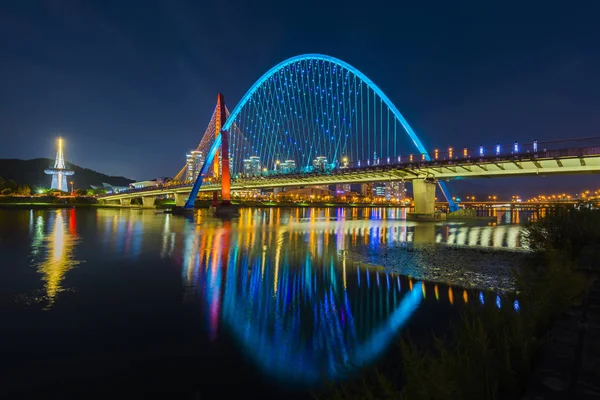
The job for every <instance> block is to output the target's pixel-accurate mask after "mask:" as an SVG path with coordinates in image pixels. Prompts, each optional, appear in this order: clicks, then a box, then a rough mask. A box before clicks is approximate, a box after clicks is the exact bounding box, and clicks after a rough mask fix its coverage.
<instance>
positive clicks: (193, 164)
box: [185, 150, 204, 181]
mask: <svg viewBox="0 0 600 400" xmlns="http://www.w3.org/2000/svg"><path fill="white" fill-rule="evenodd" d="M185 158H186V163H187V176H186V178H187V180H188V181H195V180H196V178H198V174H199V173H200V169H201V168H202V165H203V164H204V153H203V152H202V151H200V150H193V151H190V152H189V153H188V154H186V157H185Z"/></svg>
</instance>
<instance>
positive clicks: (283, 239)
mask: <svg viewBox="0 0 600 400" xmlns="http://www.w3.org/2000/svg"><path fill="white" fill-rule="evenodd" d="M405 213H406V210H403V209H390V208H364V209H362V208H361V209H358V208H353V209H343V208H338V209H336V208H326V209H311V208H303V209H277V208H272V209H242V210H241V216H240V217H239V218H236V219H233V220H231V221H223V220H219V219H215V218H213V217H211V216H210V215H209V214H208V211H206V210H200V211H198V213H197V215H195V216H193V217H183V216H174V215H170V214H162V213H159V212H157V211H154V210H141V209H138V210H136V209H75V208H73V209H59V210H0V255H1V257H2V262H1V264H0V315H1V316H2V325H1V327H0V354H2V363H1V366H0V373H1V376H2V380H3V383H2V385H0V397H2V395H7V396H9V395H19V396H23V395H33V394H39V395H45V396H48V397H56V396H62V397H68V396H69V395H72V396H73V397H74V398H75V397H78V396H79V398H85V397H86V396H87V394H98V393H101V392H107V393H109V394H113V395H115V394H117V395H118V394H124V393H131V394H134V397H135V395H139V396H143V394H144V393H150V392H155V391H161V392H162V393H164V394H165V395H164V396H165V398H170V399H171V398H222V397H225V396H227V395H235V394H238V393H245V394H248V395H254V396H256V397H257V398H259V397H260V398H281V397H282V396H285V397H286V398H294V397H297V398H305V397H306V395H307V392H308V391H310V390H312V389H315V388H318V387H319V384H320V382H321V381H322V380H323V379H324V378H325V379H328V380H333V381H337V380H341V379H345V378H346V377H347V374H348V367H347V366H348V365H369V364H372V363H374V362H376V361H377V360H378V359H379V358H380V357H382V355H383V354H385V352H386V351H388V349H389V348H390V346H391V345H392V344H393V342H394V340H395V339H396V338H397V337H398V336H399V335H401V334H405V333H406V332H410V334H411V335H414V336H415V337H430V336H431V332H432V331H440V332H443V331H444V330H445V329H447V326H448V322H449V321H450V320H451V319H453V318H455V317H456V315H458V313H459V311H460V309H461V308H462V307H465V306H471V305H474V304H482V303H486V304H493V305H495V306H497V307H511V308H515V309H518V302H517V301H515V302H514V303H513V302H512V301H506V300H505V299H504V297H503V295H502V294H501V293H499V292H498V291H495V290H485V289H486V287H477V285H475V286H474V285H473V284H471V283H467V282H464V281H456V282H455V281H453V279H454V278H452V276H450V277H443V279H445V282H446V283H448V284H444V283H439V282H438V283H434V282H430V281H428V280H427V279H430V278H429V277H430V275H428V274H429V272H430V271H431V270H440V269H442V270H443V269H445V268H444V266H443V265H435V264H436V263H439V262H438V261H436V259H435V258H434V259H424V258H416V259H413V260H412V261H411V262H410V270H409V272H410V273H409V275H410V276H407V275H406V274H407V273H408V272H406V271H403V270H401V269H398V268H396V267H398V266H397V265H395V264H397V262H396V261H393V260H392V261H390V260H389V258H388V259H386V260H384V259H383V258H382V257H384V256H382V255H381V254H379V251H381V250H382V249H388V250H389V249H403V248H408V249H409V250H410V249H412V247H411V246H413V245H414V244H417V245H418V244H426V245H428V246H430V247H429V250H428V252H430V253H431V252H432V251H433V252H434V253H436V252H437V253H439V254H443V252H444V251H446V250H447V249H448V248H457V247H461V248H467V249H469V248H472V249H477V251H478V254H480V256H478V257H483V259H484V260H488V259H489V260H492V259H493V258H494V257H495V255H497V254H500V253H502V254H515V253H519V252H524V251H526V247H525V246H524V244H523V243H522V239H521V234H520V227H519V225H514V224H512V225H511V224H502V223H500V224H493V225H472V224H464V223H456V222H454V223H450V222H448V223H442V224H432V223H421V224H419V223H414V222H407V221H405V219H404V217H405ZM504 219H505V217H504V216H499V221H500V222H502V221H503V220H504ZM506 220H507V221H511V220H514V217H511V216H510V215H509V216H508V217H507V218H506ZM432 249H433V250H432ZM400 251H401V250H400ZM419 251H420V250H419V248H418V246H417V248H415V249H413V251H411V252H414V253H417V254H419ZM386 254H387V253H386ZM361 257H362V258H361ZM385 257H387V256H385ZM443 257H446V256H443ZM423 260H425V261H423ZM509 260H510V258H509ZM390 262H391V265H387V264H390ZM386 263H387V264H386ZM377 265H386V266H387V267H388V269H385V268H382V267H378V266H377ZM407 265H408V264H407ZM390 267H391V268H392V269H393V270H395V271H396V272H400V273H398V274H395V273H393V272H389V271H390V269H389V268H390ZM394 268H395V269H394ZM436 276H437V275H436ZM420 279H421V280H420ZM423 279H425V280H423ZM494 280H495V278H494V276H491V277H489V276H488V277H487V281H485V282H484V283H483V285H484V286H486V285H488V286H489V288H492V289H493V288H494V287H495V282H494ZM496 286H497V285H496ZM211 393H212V394H211ZM84 394H85V395H84ZM194 394H195V396H196V397H193V396H194Z"/></svg>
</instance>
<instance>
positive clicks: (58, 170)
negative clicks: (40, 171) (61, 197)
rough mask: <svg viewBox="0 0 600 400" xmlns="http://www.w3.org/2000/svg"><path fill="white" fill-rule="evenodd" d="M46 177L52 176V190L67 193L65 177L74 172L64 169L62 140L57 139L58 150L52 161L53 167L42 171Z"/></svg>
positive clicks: (67, 187)
mask: <svg viewBox="0 0 600 400" xmlns="http://www.w3.org/2000/svg"><path fill="white" fill-rule="evenodd" d="M44 172H45V173H46V174H48V175H52V184H51V186H50V187H51V188H52V189H58V190H62V191H63V192H68V191H69V186H67V176H70V175H73V174H74V173H75V172H74V171H71V170H69V169H67V168H66V166H65V155H64V153H63V140H62V138H58V149H57V150H56V160H54V167H53V168H48V169H46V170H44Z"/></svg>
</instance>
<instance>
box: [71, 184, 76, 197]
mask: <svg viewBox="0 0 600 400" xmlns="http://www.w3.org/2000/svg"><path fill="white" fill-rule="evenodd" d="M73 194H75V189H74V186H73V181H71V196H72V195H73Z"/></svg>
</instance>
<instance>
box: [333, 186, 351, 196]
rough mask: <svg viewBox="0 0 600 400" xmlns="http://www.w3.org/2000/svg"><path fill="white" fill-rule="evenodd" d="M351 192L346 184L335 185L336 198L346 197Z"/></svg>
mask: <svg viewBox="0 0 600 400" xmlns="http://www.w3.org/2000/svg"><path fill="white" fill-rule="evenodd" d="M351 191H352V189H351V185H350V184H348V183H344V184H342V185H335V194H336V195H338V196H345V195H348V194H350V192H351Z"/></svg>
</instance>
